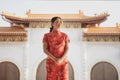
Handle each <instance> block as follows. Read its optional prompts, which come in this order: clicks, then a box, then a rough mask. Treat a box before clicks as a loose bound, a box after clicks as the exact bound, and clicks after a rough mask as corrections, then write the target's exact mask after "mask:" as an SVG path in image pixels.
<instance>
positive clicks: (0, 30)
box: [0, 26, 27, 42]
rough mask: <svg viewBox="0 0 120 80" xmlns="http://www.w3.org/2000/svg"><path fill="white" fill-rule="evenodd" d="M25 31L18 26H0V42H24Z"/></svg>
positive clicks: (25, 38) (25, 37) (25, 39)
mask: <svg viewBox="0 0 120 80" xmlns="http://www.w3.org/2000/svg"><path fill="white" fill-rule="evenodd" d="M25 41H27V31H25V30H24V29H23V28H21V27H19V26H12V27H0V42H25Z"/></svg>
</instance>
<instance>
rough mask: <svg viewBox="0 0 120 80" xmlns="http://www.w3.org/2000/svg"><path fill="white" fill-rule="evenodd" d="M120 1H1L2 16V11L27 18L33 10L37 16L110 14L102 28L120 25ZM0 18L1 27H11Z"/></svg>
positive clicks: (0, 10)
mask: <svg viewBox="0 0 120 80" xmlns="http://www.w3.org/2000/svg"><path fill="white" fill-rule="evenodd" d="M119 7H120V1H104V0H102V1H95V0H94V1H78V0H70V1H69V0H66V1H63V0H0V14H1V13H2V11H6V12H9V13H15V14H16V15H18V16H25V13H26V11H27V10H29V9H31V12H32V13H36V14H40V13H42V14H44V13H45V14H46V13H47V14H52V13H63V14H64V13H65V14H72V13H74V14H78V13H79V10H81V11H83V12H84V14H85V15H88V16H93V15H94V14H95V13H96V14H101V13H103V12H108V13H109V14H110V16H109V17H108V20H107V21H105V22H103V23H102V24H101V26H105V27H108V26H110V27H114V26H115V25H116V22H118V23H120V18H119V17H120V16H119V15H120V10H119ZM9 25H10V24H9V23H8V22H6V21H4V20H3V19H2V18H1V16H0V26H9Z"/></svg>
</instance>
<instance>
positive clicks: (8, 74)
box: [0, 62, 20, 80]
mask: <svg viewBox="0 0 120 80" xmlns="http://www.w3.org/2000/svg"><path fill="white" fill-rule="evenodd" d="M0 80H20V72H19V69H18V68H17V66H16V65H15V64H13V63H11V62H2V63H0Z"/></svg>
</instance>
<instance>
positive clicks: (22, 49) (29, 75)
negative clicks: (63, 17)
mask: <svg viewBox="0 0 120 80" xmlns="http://www.w3.org/2000/svg"><path fill="white" fill-rule="evenodd" d="M26 30H27V31H28V42H24V43H23V42H20V43H17V42H15V43H14V42H11V43H10V42H0V62H4V61H10V62H12V63H14V64H16V66H17V67H18V69H19V71H20V80H36V75H37V74H36V73H37V69H38V66H39V65H40V63H41V62H42V61H43V60H44V59H45V58H46V57H47V56H46V55H45V54H44V52H43V46H42V45H43V44H42V39H43V36H44V34H45V33H47V32H48V31H49V28H26ZM61 31H63V32H65V33H67V34H68V36H69V38H70V44H69V46H70V48H69V51H68V55H67V56H68V60H69V62H70V63H71V65H72V67H73V70H74V80H90V75H91V74H90V73H91V69H92V67H93V66H94V65H95V64H96V63H98V62H101V61H106V62H109V63H111V64H113V65H114V67H115V68H116V69H117V71H118V76H119V77H120V72H119V71H120V68H119V66H120V64H119V61H120V56H119V54H120V43H119V42H104V43H103V42H98V43H97V42H83V41H82V29H81V28H62V29H61ZM119 80H120V79H119Z"/></svg>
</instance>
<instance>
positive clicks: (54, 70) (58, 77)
mask: <svg viewBox="0 0 120 80" xmlns="http://www.w3.org/2000/svg"><path fill="white" fill-rule="evenodd" d="M43 42H46V43H47V44H48V50H49V52H50V53H51V54H52V55H53V56H55V57H57V58H60V57H62V56H63V55H64V51H65V44H67V43H68V42H69V38H68V36H67V35H66V34H65V33H63V32H60V31H57V30H53V31H52V32H49V33H46V34H45V35H44V38H43ZM46 70H47V80H69V79H68V61H67V59H66V58H65V59H64V60H63V62H61V63H59V64H58V63H55V62H54V61H53V60H52V59H50V58H49V57H48V58H47V60H46Z"/></svg>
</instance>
